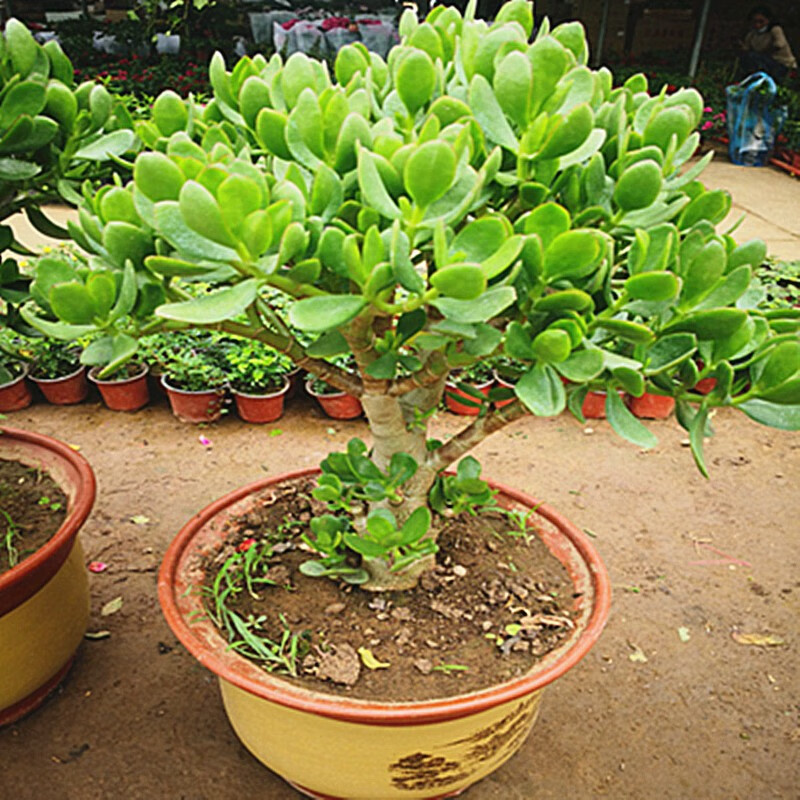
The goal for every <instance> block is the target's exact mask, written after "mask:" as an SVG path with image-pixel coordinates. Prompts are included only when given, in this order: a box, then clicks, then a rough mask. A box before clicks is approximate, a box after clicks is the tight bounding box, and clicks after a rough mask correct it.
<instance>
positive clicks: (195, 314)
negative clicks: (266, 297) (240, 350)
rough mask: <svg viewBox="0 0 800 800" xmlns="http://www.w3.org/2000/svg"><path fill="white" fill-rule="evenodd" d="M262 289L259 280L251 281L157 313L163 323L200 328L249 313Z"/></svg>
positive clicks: (164, 307)
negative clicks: (169, 320) (187, 323)
mask: <svg viewBox="0 0 800 800" xmlns="http://www.w3.org/2000/svg"><path fill="white" fill-rule="evenodd" d="M259 285H260V281H259V280H258V279H257V278H248V279H247V280H246V281H242V282H241V283H237V284H236V285H234V286H227V287H225V288H224V289H219V290H218V291H216V292H211V293H210V294H207V295H203V296H202V297H197V298H195V299H194V300H187V301H186V302H183V303H167V304H166V305H162V306H159V307H158V308H157V309H156V310H155V313H156V316H158V317H162V318H163V319H174V320H177V321H178V322H189V323H193V324H196V325H211V324H213V323H215V322H224V321H225V320H228V319H233V318H234V317H237V316H239V314H242V313H244V312H245V311H246V309H247V307H248V306H249V305H250V304H251V303H252V302H253V301H254V300H255V299H256V296H257V294H258V287H259Z"/></svg>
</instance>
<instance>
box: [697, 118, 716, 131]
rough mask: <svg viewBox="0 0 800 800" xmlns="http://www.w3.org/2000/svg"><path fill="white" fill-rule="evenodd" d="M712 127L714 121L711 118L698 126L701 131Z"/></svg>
mask: <svg viewBox="0 0 800 800" xmlns="http://www.w3.org/2000/svg"><path fill="white" fill-rule="evenodd" d="M713 127H714V123H713V122H712V121H711V120H709V121H708V122H704V123H703V124H702V125H701V126H700V130H701V131H707V130H708V129H709V128H713Z"/></svg>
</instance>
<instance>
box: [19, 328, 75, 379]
mask: <svg viewBox="0 0 800 800" xmlns="http://www.w3.org/2000/svg"><path fill="white" fill-rule="evenodd" d="M18 352H19V355H20V356H21V357H22V358H23V359H24V360H25V361H28V362H30V364H31V375H32V377H34V378H44V379H45V380H53V379H55V378H63V377H65V376H66V375H70V374H72V373H73V372H75V371H76V370H77V369H80V366H81V360H80V359H81V347H80V346H76V345H75V344H74V343H72V342H64V341H60V340H58V339H50V338H48V337H46V336H38V337H35V338H34V337H30V338H27V339H25V340H24V344H22V345H21V346H20V348H19V350H18Z"/></svg>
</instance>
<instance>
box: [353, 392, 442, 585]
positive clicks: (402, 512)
mask: <svg viewBox="0 0 800 800" xmlns="http://www.w3.org/2000/svg"><path fill="white" fill-rule="evenodd" d="M441 391H442V389H441V387H433V388H429V389H425V390H422V389H419V390H416V391H414V392H411V393H410V394H408V395H405V396H404V397H403V398H398V397H391V396H389V395H386V394H377V395H376V394H370V393H369V392H365V393H364V394H363V395H362V396H361V403H362V405H363V406H364V412H365V413H366V415H367V419H368V420H369V427H370V432H371V433H372V447H373V450H372V459H373V461H374V462H375V463H376V465H377V466H378V468H379V469H381V470H383V471H386V470H387V469H388V466H389V462H390V461H391V458H392V454H394V453H408V454H409V455H410V456H412V457H413V458H414V459H415V460H416V462H417V464H418V465H419V468H418V470H417V473H416V474H415V475H414V477H413V478H411V479H410V480H409V481H408V482H407V483H406V484H405V485H404V486H403V493H404V499H403V503H402V504H401V505H399V506H393V507H392V512H393V513H394V515H395V517H396V518H397V521H398V524H400V525H402V524H403V522H405V520H406V519H407V518H408V516H409V515H410V514H411V512H412V511H414V510H415V509H416V508H419V507H420V506H424V505H427V503H428V492H429V491H430V488H431V486H432V485H433V481H434V480H435V478H436V470H435V469H434V468H433V467H432V466H430V465H429V464H428V463H427V462H428V458H427V457H428V451H427V448H426V441H427V434H428V425H427V420H426V418H425V417H424V416H423V415H424V414H425V412H427V411H429V410H430V409H431V408H432V407H435V406H436V405H437V403H438V401H439V397H440V396H441ZM415 409H416V410H417V413H415ZM431 535H434V532H433V531H432V532H431ZM435 563H436V560H435V557H434V556H426V557H424V558H421V559H419V560H418V561H416V562H414V563H413V564H411V565H409V566H408V567H406V568H405V569H403V570H399V571H397V572H392V571H391V569H390V566H389V565H388V564H387V563H386V561H384V560H383V559H378V558H370V559H364V561H363V562H362V565H363V567H364V569H366V570H367V572H368V573H369V576H370V579H369V581H368V582H367V583H366V584H364V585H363V586H362V588H363V589H366V590H368V591H402V590H405V589H411V588H413V587H414V586H416V585H417V583H418V582H419V578H420V576H421V575H422V574H423V573H424V572H426V571H427V570H429V569H432V568H433V566H434V565H435Z"/></svg>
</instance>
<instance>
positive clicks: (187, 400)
mask: <svg viewBox="0 0 800 800" xmlns="http://www.w3.org/2000/svg"><path fill="white" fill-rule="evenodd" d="M161 385H162V386H163V387H164V390H165V391H166V393H167V398H168V399H169V405H170V408H172V413H173V414H174V415H175V416H176V417H177V418H178V419H179V420H180V421H181V422H192V423H199V422H216V420H218V419H219V418H220V416H221V415H222V400H223V398H224V397H225V390H224V389H222V388H219V389H208V390H206V391H204V392H187V391H185V390H183V389H176V388H175V387H174V386H170V385H169V382H168V381H167V376H166V375H162V376H161Z"/></svg>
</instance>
